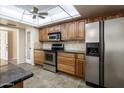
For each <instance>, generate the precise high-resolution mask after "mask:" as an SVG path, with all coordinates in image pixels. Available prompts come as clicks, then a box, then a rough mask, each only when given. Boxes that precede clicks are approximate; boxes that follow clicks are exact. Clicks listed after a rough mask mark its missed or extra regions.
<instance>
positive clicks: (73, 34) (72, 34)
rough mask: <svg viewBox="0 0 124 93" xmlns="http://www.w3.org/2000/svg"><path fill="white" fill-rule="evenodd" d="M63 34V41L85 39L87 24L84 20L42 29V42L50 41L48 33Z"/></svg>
mask: <svg viewBox="0 0 124 93" xmlns="http://www.w3.org/2000/svg"><path fill="white" fill-rule="evenodd" d="M53 32H61V40H63V41H69V40H70V41H72V40H73V41H74V40H84V39H85V22H84V21H83V20H80V21H74V22H69V23H64V24H61V25H56V26H51V27H46V28H43V29H40V41H48V33H53Z"/></svg>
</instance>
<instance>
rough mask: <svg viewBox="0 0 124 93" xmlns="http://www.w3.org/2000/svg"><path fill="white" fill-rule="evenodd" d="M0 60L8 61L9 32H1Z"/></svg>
mask: <svg viewBox="0 0 124 93" xmlns="http://www.w3.org/2000/svg"><path fill="white" fill-rule="evenodd" d="M0 59H1V60H6V61H7V60H8V32H7V31H0Z"/></svg>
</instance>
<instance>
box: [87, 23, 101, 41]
mask: <svg viewBox="0 0 124 93" xmlns="http://www.w3.org/2000/svg"><path fill="white" fill-rule="evenodd" d="M85 30H86V33H85V34H86V35H85V40H86V42H92V43H93V42H99V22H94V23H88V24H86V26H85Z"/></svg>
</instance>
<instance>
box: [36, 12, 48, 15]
mask: <svg viewBox="0 0 124 93" xmlns="http://www.w3.org/2000/svg"><path fill="white" fill-rule="evenodd" d="M38 14H39V15H48V13H47V12H40V13H38Z"/></svg>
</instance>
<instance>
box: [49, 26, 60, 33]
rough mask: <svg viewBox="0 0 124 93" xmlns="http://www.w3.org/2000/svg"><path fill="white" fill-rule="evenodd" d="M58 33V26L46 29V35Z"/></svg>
mask: <svg viewBox="0 0 124 93" xmlns="http://www.w3.org/2000/svg"><path fill="white" fill-rule="evenodd" d="M53 32H60V25H56V26H51V27H49V28H48V33H53Z"/></svg>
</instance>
